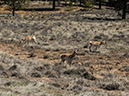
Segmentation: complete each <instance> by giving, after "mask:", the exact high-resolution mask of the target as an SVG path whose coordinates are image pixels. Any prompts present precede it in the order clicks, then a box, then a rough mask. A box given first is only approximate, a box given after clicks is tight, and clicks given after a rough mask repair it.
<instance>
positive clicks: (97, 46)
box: [89, 41, 105, 51]
mask: <svg viewBox="0 0 129 96" xmlns="http://www.w3.org/2000/svg"><path fill="white" fill-rule="evenodd" d="M102 44H104V45H105V41H101V42H99V41H90V46H89V50H90V51H91V47H92V46H94V47H96V50H97V48H100V46H101V45H102Z"/></svg>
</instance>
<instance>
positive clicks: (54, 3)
mask: <svg viewBox="0 0 129 96" xmlns="http://www.w3.org/2000/svg"><path fill="white" fill-rule="evenodd" d="M53 10H55V0H53Z"/></svg>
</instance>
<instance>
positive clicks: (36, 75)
mask: <svg viewBox="0 0 129 96" xmlns="http://www.w3.org/2000/svg"><path fill="white" fill-rule="evenodd" d="M31 77H41V75H40V74H39V73H37V72H35V73H32V74H31Z"/></svg>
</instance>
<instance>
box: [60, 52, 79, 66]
mask: <svg viewBox="0 0 129 96" xmlns="http://www.w3.org/2000/svg"><path fill="white" fill-rule="evenodd" d="M75 55H77V51H74V52H73V53H72V54H68V53H62V54H61V55H60V57H61V62H64V61H65V60H66V61H67V63H69V64H71V63H72V60H73V59H74V57H75Z"/></svg>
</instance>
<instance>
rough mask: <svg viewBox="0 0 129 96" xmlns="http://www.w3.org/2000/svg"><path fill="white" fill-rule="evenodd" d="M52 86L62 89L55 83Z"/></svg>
mask: <svg viewBox="0 0 129 96" xmlns="http://www.w3.org/2000/svg"><path fill="white" fill-rule="evenodd" d="M52 85H53V86H55V87H60V85H59V84H58V83H53V84H52Z"/></svg>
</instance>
